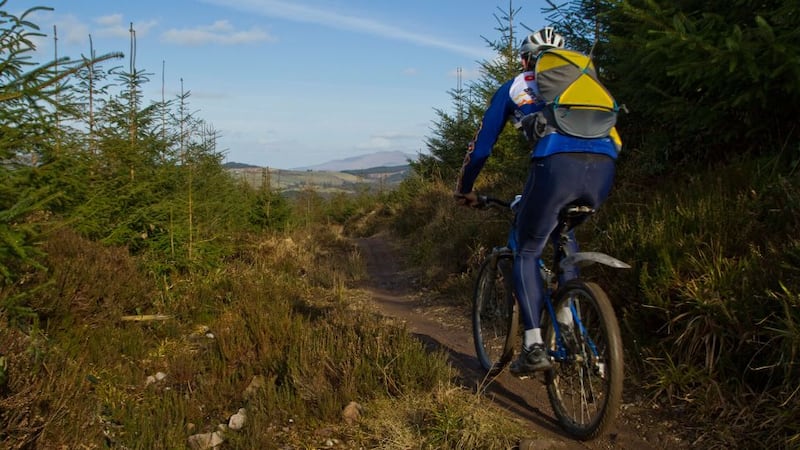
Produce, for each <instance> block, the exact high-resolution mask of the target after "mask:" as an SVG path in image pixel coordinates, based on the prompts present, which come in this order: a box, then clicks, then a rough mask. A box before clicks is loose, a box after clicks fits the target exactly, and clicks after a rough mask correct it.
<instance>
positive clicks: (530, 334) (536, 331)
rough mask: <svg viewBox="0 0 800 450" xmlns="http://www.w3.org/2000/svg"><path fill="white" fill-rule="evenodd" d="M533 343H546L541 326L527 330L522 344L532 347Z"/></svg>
mask: <svg viewBox="0 0 800 450" xmlns="http://www.w3.org/2000/svg"><path fill="white" fill-rule="evenodd" d="M533 344H544V341H543V340H542V329H541V328H531V329H530V330H525V336H523V338H522V346H523V347H525V348H531V346H532V345H533Z"/></svg>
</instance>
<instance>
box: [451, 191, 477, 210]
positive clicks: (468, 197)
mask: <svg viewBox="0 0 800 450" xmlns="http://www.w3.org/2000/svg"><path fill="white" fill-rule="evenodd" d="M453 197H455V199H456V202H458V204H459V205H464V206H470V207H473V208H475V207H477V206H478V205H480V200H478V194H476V193H475V191H472V192H469V193H466V194H462V193H460V192H456V193H454V194H453Z"/></svg>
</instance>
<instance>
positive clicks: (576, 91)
mask: <svg viewBox="0 0 800 450" xmlns="http://www.w3.org/2000/svg"><path fill="white" fill-rule="evenodd" d="M535 73H536V83H537V85H538V87H539V96H540V97H541V98H542V99H543V100H544V101H545V102H546V103H547V106H546V107H545V108H544V110H543V117H544V119H545V120H546V121H547V124H548V125H549V126H552V127H554V128H555V129H556V130H558V131H560V132H562V133H564V134H567V135H570V136H576V137H580V138H601V137H607V136H609V135H615V134H616V130H615V129H614V125H615V124H616V122H617V114H618V112H619V106H618V105H617V102H616V101H615V100H614V97H613V96H612V95H611V93H610V92H608V89H606V88H605V86H603V84H602V83H601V82H600V80H598V79H597V72H596V70H595V67H594V64H593V63H592V60H591V58H590V57H589V56H587V55H584V54H583V53H580V52H577V51H574V50H567V49H563V48H551V49H548V50H545V51H543V52H542V53H541V54H539V57H538V58H537V60H536V68H535Z"/></svg>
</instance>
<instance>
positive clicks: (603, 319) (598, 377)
mask: <svg viewBox="0 0 800 450" xmlns="http://www.w3.org/2000/svg"><path fill="white" fill-rule="evenodd" d="M571 298H572V299H574V300H576V308H577V310H578V313H579V315H580V318H581V321H582V322H583V325H584V327H585V329H586V336H583V335H581V334H580V333H579V332H578V327H577V325H576V323H575V321H574V320H573V323H572V327H573V329H574V330H575V335H574V336H575V338H574V339H573V340H572V341H571V346H572V347H575V348H573V349H571V350H570V352H569V353H570V356H568V357H567V359H566V360H565V361H562V362H555V361H554V362H553V369H551V371H550V372H549V373H548V375H547V378H548V379H547V381H548V383H547V395H548V398H549V399H550V405H551V406H552V408H553V412H554V413H555V415H556V417H557V418H558V420H559V422H560V424H561V426H562V427H563V428H564V430H565V431H567V432H568V433H570V434H571V435H572V436H574V437H576V438H578V439H581V440H589V439H594V438H596V437H598V436H599V435H601V434H602V433H603V432H604V431H606V430H607V429H608V427H609V426H610V425H611V424H612V423H614V420H615V419H616V415H617V411H618V409H619V405H620V402H621V400H622V379H623V357H622V340H621V338H620V331H619V325H618V323H617V319H616V315H615V314H614V309H613V307H612V306H611V302H610V301H609V299H608V296H607V295H606V294H605V292H604V291H603V290H602V289H601V288H600V286H598V285H597V284H595V283H592V282H585V281H580V280H572V281H569V282H567V283H566V284H565V285H564V286H562V287H561V288H559V289H558V291H557V292H556V293H555V294H554V297H553V307H554V311H558V309H559V308H560V307H561V306H562V305H563V304H565V302H568V301H569V300H570V299H571ZM543 323H546V322H543ZM562 333H563V330H562ZM587 338H588V339H587ZM555 341H556V336H555V331H554V330H553V327H552V326H548V327H547V330H546V331H545V343H546V344H547V345H548V348H549V349H551V350H552V349H555V347H556V342H555ZM590 342H592V343H593V344H594V346H595V347H596V349H597V351H598V353H599V356H600V358H599V360H593V358H592V357H591V350H590Z"/></svg>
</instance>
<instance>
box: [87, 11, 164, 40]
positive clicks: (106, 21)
mask: <svg viewBox="0 0 800 450" xmlns="http://www.w3.org/2000/svg"><path fill="white" fill-rule="evenodd" d="M94 22H95V23H96V24H97V25H99V28H97V32H96V34H97V35H98V36H100V37H112V38H125V37H129V36H130V30H131V27H133V29H134V31H136V35H137V36H139V37H142V36H145V35H147V33H149V32H150V30H152V29H153V28H154V27H155V26H156V25H158V21H157V20H152V19H151V20H146V21H144V22H136V21H128V22H126V21H124V18H123V16H122V14H109V15H107V16H101V17H98V18H96V19H94Z"/></svg>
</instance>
